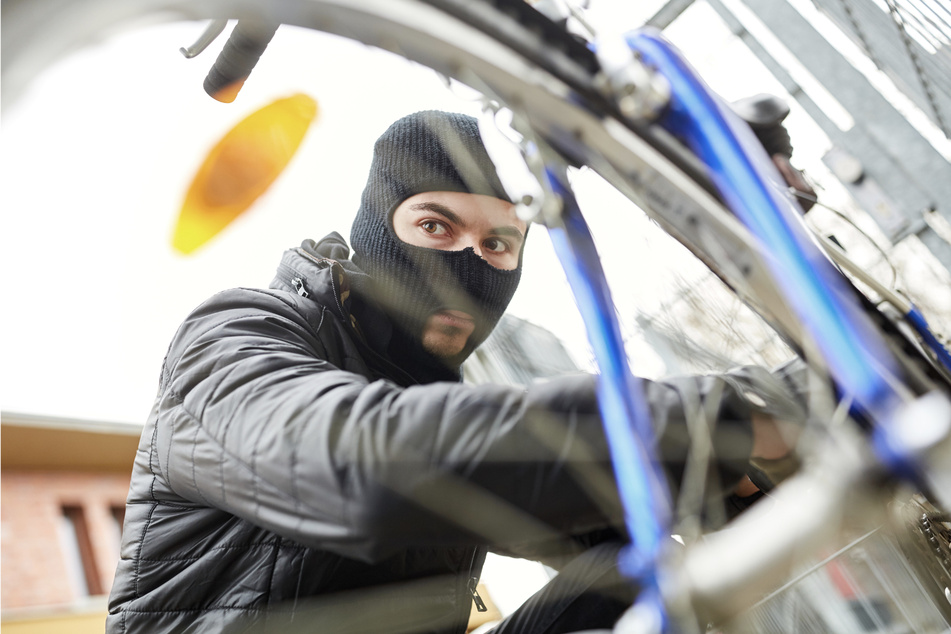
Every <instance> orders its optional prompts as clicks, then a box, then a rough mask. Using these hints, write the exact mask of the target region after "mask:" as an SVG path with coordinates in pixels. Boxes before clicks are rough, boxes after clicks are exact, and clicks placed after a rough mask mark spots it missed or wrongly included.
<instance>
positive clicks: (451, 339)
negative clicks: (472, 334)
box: [423, 333, 469, 366]
mask: <svg viewBox="0 0 951 634" xmlns="http://www.w3.org/2000/svg"><path fill="white" fill-rule="evenodd" d="M468 339H469V338H468V337H462V336H461V335H455V336H452V335H447V334H445V333H427V334H426V335H424V336H423V349H424V350H425V351H426V352H428V353H429V354H431V355H433V356H434V357H436V358H437V359H439V360H441V361H443V362H445V363H446V364H447V365H451V366H457V365H459V364H460V363H461V362H462V361H463V359H460V356H461V355H462V354H463V353H464V352H465V349H466V342H467V341H468Z"/></svg>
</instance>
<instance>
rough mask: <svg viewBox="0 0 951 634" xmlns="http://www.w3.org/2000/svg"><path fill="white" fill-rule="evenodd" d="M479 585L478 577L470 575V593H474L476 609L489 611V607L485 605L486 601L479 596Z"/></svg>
mask: <svg viewBox="0 0 951 634" xmlns="http://www.w3.org/2000/svg"><path fill="white" fill-rule="evenodd" d="M478 585H479V578H478V577H469V593H470V594H471V595H472V601H473V603H475V606H476V611H478V612H488V611H489V608H487V607H486V606H485V601H483V600H482V597H480V596H479V591H478V590H477V589H476V588H477V587H478Z"/></svg>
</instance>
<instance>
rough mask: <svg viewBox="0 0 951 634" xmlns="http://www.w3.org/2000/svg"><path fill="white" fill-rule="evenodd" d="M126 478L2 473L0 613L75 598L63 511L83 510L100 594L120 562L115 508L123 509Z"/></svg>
mask: <svg viewBox="0 0 951 634" xmlns="http://www.w3.org/2000/svg"><path fill="white" fill-rule="evenodd" d="M128 489H129V476H128V475H126V474H119V473H89V472H78V471H76V472H71V471H30V470H8V469H4V470H3V471H2V478H0V539H2V543H0V556H2V559H3V563H2V567H3V576H2V585H0V608H2V609H4V610H7V609H11V608H22V607H30V606H45V605H58V604H66V603H70V602H73V601H75V600H76V599H78V598H81V597H78V596H77V593H76V590H75V589H74V587H73V584H72V583H71V579H70V576H69V574H68V569H67V563H66V555H65V554H64V552H63V548H62V540H61V537H60V525H61V523H62V516H63V508H64V507H73V508H77V509H81V511H82V517H83V521H84V523H85V525H86V527H87V528H88V535H89V545H90V547H91V548H90V553H91V559H92V561H93V562H94V569H95V572H96V574H97V575H98V579H99V585H100V587H101V589H102V592H103V593H108V592H109V589H110V588H111V586H112V578H113V575H114V574H115V566H116V561H117V559H118V552H119V544H118V542H117V541H116V524H115V521H116V520H115V516H114V514H113V508H120V509H121V508H123V507H124V506H125V498H126V495H127V493H128Z"/></svg>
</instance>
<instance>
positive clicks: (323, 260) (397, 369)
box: [288, 247, 481, 601]
mask: <svg viewBox="0 0 951 634" xmlns="http://www.w3.org/2000/svg"><path fill="white" fill-rule="evenodd" d="M296 251H297V253H298V254H299V255H301V256H302V257H304V258H306V259H308V260H310V261H311V262H313V263H314V264H317V265H323V264H326V263H327V262H330V263H331V265H330V266H331V269H332V268H333V266H334V265H337V266H340V264H339V263H338V262H337V261H336V260H332V259H330V258H317V257H314V256H313V255H311V254H310V253H308V252H307V251H305V250H304V249H302V248H300V247H298V248H297V249H296ZM288 268H290V267H288ZM290 270H291V271H293V269H290ZM294 272H296V271H294ZM330 279H331V283H333V271H331V273H330ZM298 283H299V284H300V287H299V288H298ZM291 285H292V286H293V287H294V289H295V290H296V291H297V292H298V294H300V295H301V296H302V297H308V296H309V295H310V294H309V293H307V290H306V289H305V288H304V283H303V280H302V279H301V278H299V277H295V278H293V279H291ZM302 291H303V292H302ZM304 293H307V294H306V295H305V294H304ZM333 295H334V300H335V302H336V303H337V308H338V309H339V311H340V314H341V315H343V314H344V310H343V306H341V305H340V299H339V298H338V297H337V292H336V284H334V293H333ZM350 328H353V326H352V325H350ZM353 330H354V333H355V334H356V335H357V337H356V341H357V342H358V343H359V344H361V345H362V347H363V349H364V350H365V351H366V352H369V353H370V354H371V355H372V356H373V357H375V358H376V360H377V361H378V362H380V363H382V364H384V365H385V366H387V367H388V368H389V369H390V370H391V371H392V373H393V374H397V375H399V376H401V377H403V382H404V383H407V384H408V385H419V381H417V380H416V379H414V378H413V377H412V376H410V375H409V374H408V373H407V372H405V371H403V369H402V368H400V367H398V366H396V365H394V364H393V363H392V362H391V361H389V360H388V359H386V358H385V357H383V356H382V355H381V354H379V353H378V352H377V351H376V350H374V349H373V348H371V347H370V346H368V345H366V344H365V343H364V342H363V337H362V336H361V335H360V333H358V332H356V329H355V328H353ZM473 561H474V559H473ZM480 601H481V599H480Z"/></svg>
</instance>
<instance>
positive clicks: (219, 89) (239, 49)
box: [204, 20, 279, 103]
mask: <svg viewBox="0 0 951 634" xmlns="http://www.w3.org/2000/svg"><path fill="white" fill-rule="evenodd" d="M278 26H279V24H277V23H275V22H267V21H262V20H239V21H238V23H237V24H236V25H235V27H234V31H232V32H231V35H230V36H229V37H228V41H227V42H226V43H225V46H224V48H223V49H221V53H220V54H219V55H218V59H216V60H215V63H214V65H212V67H211V70H209V71H208V76H207V77H205V82H204V88H205V92H207V93H208V94H209V95H210V96H211V97H212V98H213V99H216V100H218V101H221V102H223V103H231V102H232V101H234V100H235V97H237V96H238V92H239V91H240V90H241V87H242V86H243V85H244V82H245V80H246V79H247V78H248V76H249V75H250V74H251V70H252V69H253V68H254V66H255V64H257V63H258V60H259V59H260V58H261V54H262V53H264V49H266V48H267V45H268V44H269V43H270V42H271V38H273V37H274V33H275V32H276V31H277V27H278Z"/></svg>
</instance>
